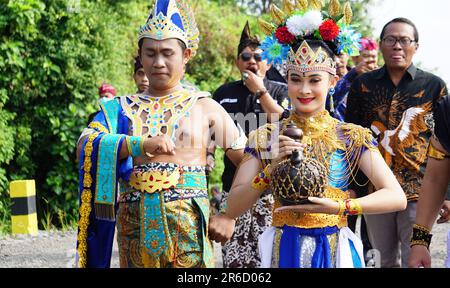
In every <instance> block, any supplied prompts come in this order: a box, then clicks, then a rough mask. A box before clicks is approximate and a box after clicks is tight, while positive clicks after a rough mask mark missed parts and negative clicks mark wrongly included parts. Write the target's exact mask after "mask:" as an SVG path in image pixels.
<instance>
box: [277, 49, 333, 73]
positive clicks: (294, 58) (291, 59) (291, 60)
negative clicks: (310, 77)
mask: <svg viewBox="0 0 450 288" xmlns="http://www.w3.org/2000/svg"><path fill="white" fill-rule="evenodd" d="M286 68H287V69H286V70H295V71H298V72H301V73H306V72H312V71H325V72H328V73H330V74H332V75H336V62H335V61H334V59H332V58H330V57H329V56H328V53H327V52H326V51H325V50H324V49H322V47H319V48H318V49H317V50H316V51H314V50H313V49H311V47H309V45H308V43H307V42H306V41H303V42H302V44H301V45H300V47H299V48H298V50H297V52H294V50H292V48H291V51H289V53H288V58H287V60H286Z"/></svg>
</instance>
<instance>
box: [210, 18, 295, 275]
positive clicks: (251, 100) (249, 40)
mask: <svg viewBox="0 0 450 288" xmlns="http://www.w3.org/2000/svg"><path fill="white" fill-rule="evenodd" d="M260 45H261V43H260V41H259V40H258V38H257V37H252V36H251V35H250V28H249V25H248V22H247V23H246V25H245V28H244V30H243V32H242V35H241V40H240V43H239V46H238V54H237V56H238V57H237V59H236V66H237V67H238V69H239V71H240V72H241V75H242V79H241V80H239V81H235V82H232V83H228V84H225V85H222V86H221V87H220V88H219V89H217V91H216V92H215V93H214V97H213V98H214V100H216V101H217V102H219V103H220V105H222V106H223V107H224V108H225V110H226V111H227V112H228V113H230V114H231V115H232V116H234V119H235V122H236V124H237V125H239V126H240V127H242V128H243V130H244V132H245V134H246V135H247V136H248V134H249V133H250V132H251V131H253V130H255V129H257V128H258V127H259V126H262V125H264V124H266V123H267V120H269V121H278V120H279V119H280V117H281V116H282V115H283V114H286V112H285V109H287V108H288V107H289V100H288V94H287V85H286V84H285V83H281V82H276V81H272V80H269V79H267V76H268V75H267V71H268V70H269V69H270V68H271V66H270V65H268V64H267V62H266V61H262V59H261V52H262V51H261V49H259V46H260ZM275 72H276V71H275ZM272 75H273V74H272ZM266 115H267V116H266ZM224 164H225V170H224V173H223V175H222V182H223V196H222V208H225V207H224V204H225V203H226V199H227V197H226V196H227V195H228V191H230V188H231V184H232V182H233V177H234V173H235V171H236V167H235V166H234V165H233V163H232V162H230V161H229V160H228V159H226V158H225V159H224ZM272 205H273V197H272V195H270V193H269V192H267V193H265V194H263V196H261V198H260V199H259V201H258V202H257V203H256V204H255V205H254V207H253V209H252V210H250V211H248V212H247V213H246V214H244V215H243V216H241V217H239V219H238V220H237V222H236V229H235V233H234V235H233V237H232V238H231V239H230V241H229V242H227V243H226V244H225V245H224V246H223V249H222V252H223V265H224V267H226V268H255V267H259V264H260V259H259V253H258V236H259V235H260V234H261V233H262V232H264V230H265V229H266V227H269V226H270V225H271V223H272V218H271V207H272Z"/></svg>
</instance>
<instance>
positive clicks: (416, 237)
mask: <svg viewBox="0 0 450 288" xmlns="http://www.w3.org/2000/svg"><path fill="white" fill-rule="evenodd" d="M432 237H433V235H432V234H430V231H429V230H428V229H427V228H425V227H423V226H421V225H418V224H414V226H413V233H412V237H411V244H410V246H411V247H412V246H415V245H422V246H425V247H427V249H429V248H430V243H431V238H432Z"/></svg>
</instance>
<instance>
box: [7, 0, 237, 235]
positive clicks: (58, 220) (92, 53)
mask: <svg viewBox="0 0 450 288" xmlns="http://www.w3.org/2000/svg"><path fill="white" fill-rule="evenodd" d="M0 3H1V4H0V35H1V36H0V37H1V41H0V43H1V44H0V69H1V71H2V73H0V221H2V224H3V225H0V227H4V226H5V227H6V226H9V225H5V223H6V222H7V221H9V220H8V219H9V216H10V214H9V213H10V212H9V205H10V201H9V195H8V185H9V181H11V180H16V179H35V180H36V185H37V187H36V188H37V195H38V199H39V201H38V217H39V223H40V228H48V227H50V225H55V226H57V227H62V226H64V225H67V223H72V225H73V224H74V223H76V219H77V207H78V174H77V171H78V167H77V163H76V159H75V158H76V157H75V144H76V141H77V139H78V136H79V135H80V133H81V131H82V129H83V127H84V126H85V125H86V122H87V118H88V115H89V114H90V113H92V112H94V111H95V110H97V104H96V103H97V98H98V96H97V87H98V86H99V85H100V84H101V83H102V82H103V81H106V82H108V83H111V84H113V85H114V86H115V87H116V88H117V90H118V93H119V94H129V93H132V92H134V90H135V87H134V83H133V81H132V77H131V75H132V72H133V68H132V61H133V56H134V55H136V53H137V43H136V36H137V31H138V28H139V26H140V25H142V24H143V23H144V22H145V19H146V17H147V16H148V11H149V8H150V6H151V3H149V2H148V1H112V0H110V1H107V0H97V1H95V0H91V1H87V0H85V1H69V0H66V1H63V0H46V1H43V0H14V1H13V0H9V1H7V0H0ZM192 7H193V8H194V10H195V13H196V15H197V21H198V23H199V28H200V30H201V35H202V39H201V43H200V49H199V52H198V55H197V57H196V58H195V59H194V61H192V63H190V64H189V67H188V70H187V71H188V75H187V78H188V79H189V80H190V81H192V82H193V83H195V84H196V85H198V86H199V87H200V88H201V89H203V90H208V91H211V92H213V91H214V90H215V89H216V88H217V87H218V86H220V85H221V84H223V83H224V82H226V81H228V80H229V79H230V77H232V76H233V68H232V67H233V65H232V64H233V57H234V54H235V46H236V45H235V43H237V41H238V39H239V35H240V31H238V30H239V29H236V28H235V27H242V26H243V21H244V17H239V10H238V8H235V7H234V6H233V5H229V4H228V5H227V6H225V7H224V6H223V5H220V4H218V3H215V2H209V1H205V0H202V1H194V2H193V4H192ZM234 73H235V72H234ZM219 153H220V152H219ZM219 166H220V164H219ZM213 179H219V180H218V181H220V175H219V176H215V177H213ZM215 181H216V180H215ZM61 215H64V216H61ZM62 218H64V219H62ZM49 222H51V223H49ZM44 226H45V227H44ZM0 229H2V228H0Z"/></svg>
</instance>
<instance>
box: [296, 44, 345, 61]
mask: <svg viewBox="0 0 450 288" xmlns="http://www.w3.org/2000/svg"><path fill="white" fill-rule="evenodd" d="M305 40H306V42H307V43H308V45H309V47H311V49H317V48H319V47H322V49H324V50H325V52H327V54H328V56H329V57H331V58H333V59H334V56H336V55H337V54H336V53H335V52H334V51H336V45H335V44H334V43H333V42H330V41H323V40H315V39H305ZM300 45H301V43H297V44H296V45H295V46H294V47H293V50H294V51H297V50H298V48H300Z"/></svg>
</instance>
